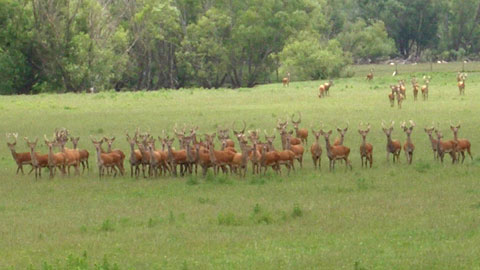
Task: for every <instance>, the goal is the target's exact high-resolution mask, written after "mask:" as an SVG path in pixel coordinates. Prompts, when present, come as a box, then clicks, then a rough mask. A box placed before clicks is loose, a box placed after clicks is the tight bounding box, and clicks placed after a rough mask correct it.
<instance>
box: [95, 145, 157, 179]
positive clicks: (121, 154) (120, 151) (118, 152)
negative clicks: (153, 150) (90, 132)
mask: <svg viewBox="0 0 480 270" xmlns="http://www.w3.org/2000/svg"><path fill="white" fill-rule="evenodd" d="M104 141H105V142H106V143H107V153H116V154H118V155H119V156H120V159H121V160H120V165H121V168H120V172H121V173H122V175H123V174H124V172H125V168H124V166H123V162H124V160H125V153H123V151H122V150H120V149H113V150H112V144H113V142H114V141H115V137H111V138H107V137H104ZM147 150H148V149H147Z"/></svg>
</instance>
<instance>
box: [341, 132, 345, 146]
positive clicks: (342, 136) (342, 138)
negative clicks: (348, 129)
mask: <svg viewBox="0 0 480 270" xmlns="http://www.w3.org/2000/svg"><path fill="white" fill-rule="evenodd" d="M344 138H345V135H344V134H340V145H343V140H344Z"/></svg>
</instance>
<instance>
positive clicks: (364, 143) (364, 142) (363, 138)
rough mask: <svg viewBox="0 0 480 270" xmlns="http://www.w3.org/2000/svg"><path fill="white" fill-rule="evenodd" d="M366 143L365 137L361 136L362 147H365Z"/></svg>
mask: <svg viewBox="0 0 480 270" xmlns="http://www.w3.org/2000/svg"><path fill="white" fill-rule="evenodd" d="M366 145H367V137H366V136H365V137H364V136H362V147H365V146H366Z"/></svg>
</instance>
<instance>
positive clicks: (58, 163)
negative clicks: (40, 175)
mask: <svg viewBox="0 0 480 270" xmlns="http://www.w3.org/2000/svg"><path fill="white" fill-rule="evenodd" d="M43 137H44V139H45V145H47V147H48V163H47V167H48V169H49V170H50V178H53V177H54V176H55V171H56V169H57V168H58V169H59V170H60V172H61V173H62V175H65V160H66V158H65V154H63V153H53V146H54V145H55V142H54V141H49V140H48V138H47V135H43Z"/></svg>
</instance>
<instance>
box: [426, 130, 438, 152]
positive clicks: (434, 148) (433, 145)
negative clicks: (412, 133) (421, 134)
mask: <svg viewBox="0 0 480 270" xmlns="http://www.w3.org/2000/svg"><path fill="white" fill-rule="evenodd" d="M424 130H425V132H426V133H427V135H428V138H429V139H430V143H431V146H432V151H433V159H434V160H437V159H438V154H437V146H438V141H437V140H436V139H434V138H433V136H432V133H433V131H434V130H435V128H434V127H431V128H424Z"/></svg>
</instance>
